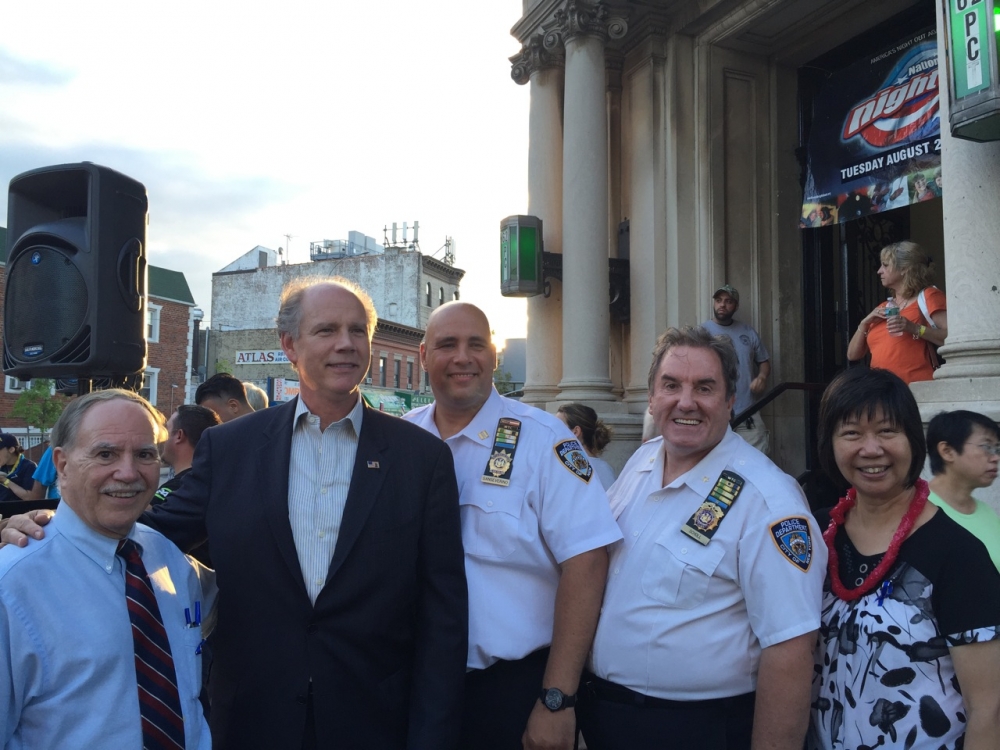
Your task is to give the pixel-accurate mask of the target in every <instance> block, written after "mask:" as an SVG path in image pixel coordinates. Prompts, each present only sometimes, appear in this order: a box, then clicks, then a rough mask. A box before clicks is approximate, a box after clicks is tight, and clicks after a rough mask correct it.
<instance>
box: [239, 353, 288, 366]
mask: <svg viewBox="0 0 1000 750" xmlns="http://www.w3.org/2000/svg"><path fill="white" fill-rule="evenodd" d="M233 364H237V365H273V364H284V365H287V364H288V357H286V356H285V353H284V352H283V351H282V350H281V349H271V350H260V349H252V350H249V351H244V352H236V359H235V361H234V362H233Z"/></svg>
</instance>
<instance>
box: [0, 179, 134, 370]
mask: <svg viewBox="0 0 1000 750" xmlns="http://www.w3.org/2000/svg"><path fill="white" fill-rule="evenodd" d="M148 206H149V204H148V201H147V199H146V188H145V187H143V185H142V184H141V183H139V182H136V181H135V180H133V179H132V178H130V177H126V176H125V175H123V174H120V173H119V172H115V171H114V170H111V169H108V168H106V167H100V166H98V165H96V164H91V163H90V162H83V163H81V164H61V165H58V166H54V167H43V168H41V169H34V170H32V171H30V172H25V173H23V174H20V175H18V176H17V177H15V178H14V179H13V180H11V181H10V192H9V193H8V203H7V223H8V227H7V279H6V284H5V297H4V310H3V313H4V331H3V334H4V335H3V370H4V372H5V373H7V374H8V375H12V376H14V377H17V378H20V379H21V380H30V379H31V378H38V377H45V378H100V377H109V378H120V377H123V376H125V375H130V374H134V373H137V372H141V371H142V370H143V369H144V368H145V366H146V221H147V219H146V217H147V211H148Z"/></svg>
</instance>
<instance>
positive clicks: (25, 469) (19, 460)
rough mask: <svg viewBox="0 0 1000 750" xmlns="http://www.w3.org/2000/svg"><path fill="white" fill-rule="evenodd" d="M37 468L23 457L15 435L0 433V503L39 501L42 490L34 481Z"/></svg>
mask: <svg viewBox="0 0 1000 750" xmlns="http://www.w3.org/2000/svg"><path fill="white" fill-rule="evenodd" d="M37 468H38V467H37V466H36V465H35V462H34V461H32V460H30V459H29V458H28V457H27V456H25V455H24V448H22V447H21V443H20V441H19V440H18V439H17V437H16V436H15V435H11V434H10V433H9V432H0V502H3V501H5V500H37V499H39V498H40V497H41V495H42V490H41V484H40V483H39V482H38V481H37V480H36V479H35V469H37Z"/></svg>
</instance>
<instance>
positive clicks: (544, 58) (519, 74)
mask: <svg viewBox="0 0 1000 750" xmlns="http://www.w3.org/2000/svg"><path fill="white" fill-rule="evenodd" d="M510 63H511V68H510V77H511V78H513V79H514V83H516V84H518V85H519V86H523V85H524V84H526V83H527V82H528V81H529V80H530V79H531V74H532V73H534V72H536V71H538V70H544V69H545V68H554V67H558V66H559V65H562V64H563V53H562V48H561V47H558V48H549V47H546V46H545V40H544V38H543V37H542V35H541V34H536V35H535V36H533V37H531V39H529V40H528V43H527V44H525V45H523V46H522V47H521V51H520V52H518V53H517V54H516V55H514V56H513V57H511V58H510Z"/></svg>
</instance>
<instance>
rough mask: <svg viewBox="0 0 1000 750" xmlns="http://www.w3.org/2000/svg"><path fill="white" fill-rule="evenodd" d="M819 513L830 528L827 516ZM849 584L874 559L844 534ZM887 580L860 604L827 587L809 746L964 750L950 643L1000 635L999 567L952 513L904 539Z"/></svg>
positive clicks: (841, 543)
mask: <svg viewBox="0 0 1000 750" xmlns="http://www.w3.org/2000/svg"><path fill="white" fill-rule="evenodd" d="M824 516H825V514H824V515H821V514H817V520H818V521H819V523H820V525H821V526H822V527H824V528H825V526H826V524H827V521H828V517H824ZM835 544H836V545H837V550H838V555H839V557H840V559H841V565H840V570H841V580H842V581H843V582H844V585H845V586H846V587H847V588H848V589H850V588H854V587H855V586H856V585H857V578H859V577H861V574H863V573H864V572H866V571H867V570H870V569H871V566H872V563H874V562H876V561H875V560H869V559H866V558H864V557H862V556H861V555H860V554H859V553H858V551H857V550H856V549H854V545H853V544H851V541H850V539H849V538H848V537H847V534H846V532H845V531H844V530H843V529H842V528H841V529H839V530H838V532H837V537H836V541H835ZM885 580H886V581H887V582H889V583H887V584H883V585H880V586H878V587H877V588H876V589H875V590H874V591H872V592H871V593H869V594H867V595H865V596H862V597H861V598H860V599H857V600H856V601H853V602H845V601H842V600H841V599H839V598H838V597H837V596H835V595H834V594H833V593H832V592H831V591H830V582H829V576H828V577H827V582H826V585H825V586H824V590H823V614H822V624H821V625H820V632H819V644H818V647H817V652H816V656H817V659H816V666H815V676H814V678H813V703H812V722H811V726H810V729H809V740H808V743H807V745H808V747H809V748H810V749H811V750H871V749H873V748H878V747H883V748H903V750H911V749H912V750H924V749H926V750H939V749H940V748H946V749H947V750H953V749H955V750H957V749H958V748H961V747H962V745H963V742H964V737H965V721H966V718H965V709H964V707H963V704H962V694H961V688H960V686H959V684H958V680H957V678H956V676H955V670H954V666H953V664H952V659H951V655H950V652H949V649H950V648H956V647H961V646H962V645H965V644H969V643H978V642H984V641H991V640H995V639H997V638H1000V573H998V572H997V569H996V568H995V567H994V566H993V564H992V562H991V561H990V557H989V553H988V552H987V551H986V547H985V546H984V545H983V544H982V542H980V541H979V540H978V539H976V538H975V537H974V536H973V535H972V534H970V533H969V532H968V531H966V530H965V529H963V528H961V527H960V526H959V525H958V524H956V523H955V522H954V521H952V520H951V519H950V518H948V517H947V516H946V515H945V514H944V513H940V512H939V513H937V514H935V515H934V516H933V517H932V518H931V519H930V520H929V521H928V522H927V523H926V524H924V525H923V526H922V527H920V528H919V529H917V530H916V531H915V532H913V534H911V535H910V537H909V538H908V539H907V540H906V541H904V542H903V544H902V545H901V546H900V549H899V557H898V558H897V560H896V563H895V564H894V565H893V566H892V568H891V570H890V571H889V574H888V576H887V578H886V579H885Z"/></svg>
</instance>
